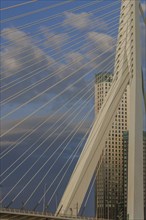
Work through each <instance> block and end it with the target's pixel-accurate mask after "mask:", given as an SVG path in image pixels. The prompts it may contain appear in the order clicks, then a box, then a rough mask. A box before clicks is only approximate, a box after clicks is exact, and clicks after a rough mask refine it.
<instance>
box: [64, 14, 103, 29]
mask: <svg viewBox="0 0 146 220" xmlns="http://www.w3.org/2000/svg"><path fill="white" fill-rule="evenodd" d="M64 14H65V19H64V22H63V24H64V25H66V26H71V27H73V28H76V29H78V30H91V29H92V30H93V29H95V28H96V29H98V30H106V29H107V24H106V22H105V21H104V20H103V19H101V18H98V17H96V18H94V15H93V14H89V13H87V12H82V13H72V12H65V13H64Z"/></svg>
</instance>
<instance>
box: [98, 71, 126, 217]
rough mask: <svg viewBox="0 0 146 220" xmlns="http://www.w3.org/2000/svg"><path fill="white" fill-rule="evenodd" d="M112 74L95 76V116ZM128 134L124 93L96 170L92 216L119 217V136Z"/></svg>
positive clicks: (121, 152) (121, 155)
mask: <svg viewBox="0 0 146 220" xmlns="http://www.w3.org/2000/svg"><path fill="white" fill-rule="evenodd" d="M111 81H112V74H108V73H99V74H97V75H96V79H95V115H97V114H98V112H99V111H100V109H101V107H102V104H103V102H104V100H105V98H106V95H107V93H108V91H109V89H110V86H111ZM127 130H128V91H125V93H124V95H123V97H122V100H121V102H120V104H119V107H118V110H117V114H116V116H115V119H114V122H113V124H112V128H111V130H110V132H109V135H108V138H107V139H106V142H105V148H104V151H103V153H102V156H101V162H100V163H99V165H98V167H97V180H96V204H97V205H96V206H97V209H96V215H97V217H100V218H107V219H116V218H117V219H118V216H123V212H124V210H123V201H124V190H123V187H124V185H123V184H124V178H123V176H124V169H123V165H124V150H123V132H124V131H127Z"/></svg>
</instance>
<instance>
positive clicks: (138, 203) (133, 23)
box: [56, 0, 144, 220]
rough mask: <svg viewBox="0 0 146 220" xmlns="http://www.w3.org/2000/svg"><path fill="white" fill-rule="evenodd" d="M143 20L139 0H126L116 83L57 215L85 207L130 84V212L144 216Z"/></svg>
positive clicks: (138, 216)
mask: <svg viewBox="0 0 146 220" xmlns="http://www.w3.org/2000/svg"><path fill="white" fill-rule="evenodd" d="M139 23H140V20H139V1H138V0H129V1H125V0H123V1H122V5H121V15H120V24H119V35H118V42H117V48H116V58H115V68H114V78H113V83H112V86H111V88H110V90H109V93H108V95H107V98H106V100H105V102H104V104H103V106H102V108H101V110H100V112H99V114H98V115H97V117H96V120H95V122H94V125H93V128H92V130H91V132H90V134H89V137H88V139H87V142H86V144H85V146H84V149H83V152H82V153H81V156H80V158H79V160H78V163H77V165H76V167H75V170H74V172H73V174H72V176H71V179H70V181H69V184H68V186H67V188H66V190H65V193H64V195H63V197H62V199H61V201H60V204H59V206H58V209H57V211H56V215H58V214H59V215H60V214H71V213H72V214H74V215H77V214H78V213H77V212H78V211H79V210H80V208H81V205H82V202H83V200H84V197H85V195H86V192H87V190H88V187H89V185H90V182H91V179H92V177H93V175H94V173H95V170H96V167H97V164H98V161H99V159H100V156H101V154H102V151H103V149H104V146H105V140H106V137H107V135H108V133H109V131H110V129H111V125H112V122H113V120H114V116H115V115H116V111H117V108H118V105H119V103H120V101H121V98H122V96H123V94H124V92H125V90H126V88H127V86H128V85H129V88H130V125H129V158H128V167H129V168H128V169H129V170H128V215H129V219H130V220H134V219H139V220H143V219H144V201H143V144H142V132H143V120H142V77H141V58H140V29H139ZM76 207H77V208H76Z"/></svg>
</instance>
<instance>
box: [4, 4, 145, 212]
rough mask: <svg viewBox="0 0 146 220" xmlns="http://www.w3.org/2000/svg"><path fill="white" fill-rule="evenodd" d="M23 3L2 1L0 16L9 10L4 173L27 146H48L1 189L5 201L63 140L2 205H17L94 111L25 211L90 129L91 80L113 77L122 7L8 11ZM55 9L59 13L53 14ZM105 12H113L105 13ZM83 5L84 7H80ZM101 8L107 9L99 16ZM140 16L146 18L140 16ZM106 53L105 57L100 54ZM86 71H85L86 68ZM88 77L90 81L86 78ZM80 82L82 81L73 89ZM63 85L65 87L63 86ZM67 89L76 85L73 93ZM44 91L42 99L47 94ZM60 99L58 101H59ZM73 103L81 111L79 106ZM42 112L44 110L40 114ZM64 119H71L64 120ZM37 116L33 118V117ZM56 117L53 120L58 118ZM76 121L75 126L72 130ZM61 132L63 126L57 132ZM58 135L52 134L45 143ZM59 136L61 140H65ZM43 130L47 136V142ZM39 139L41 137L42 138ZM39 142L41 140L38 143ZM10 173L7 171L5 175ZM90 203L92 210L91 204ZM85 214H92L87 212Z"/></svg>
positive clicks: (37, 6) (44, 7)
mask: <svg viewBox="0 0 146 220" xmlns="http://www.w3.org/2000/svg"><path fill="white" fill-rule="evenodd" d="M28 2H29V1H28ZM23 3H26V1H13V0H11V1H10V0H9V1H8V0H1V8H8V9H5V10H3V11H2V15H1V19H2V24H1V31H2V37H1V44H2V49H1V54H2V74H1V78H2V83H1V87H2V91H3V93H2V95H1V98H2V103H3V105H2V110H1V115H2V117H4V118H3V120H2V133H3V134H4V133H6V135H4V137H2V140H1V143H2V148H1V150H2V152H7V150H9V149H10V148H11V147H12V148H14V149H13V150H12V151H10V153H8V155H7V156H6V157H5V158H3V159H2V163H1V164H2V171H4V170H5V169H6V168H7V167H8V166H9V165H11V164H13V163H14V162H15V161H16V160H17V158H19V157H20V156H21V155H22V154H23V153H24V152H25V151H26V150H27V149H28V148H29V147H30V146H32V149H31V150H34V151H35V149H36V148H37V146H39V145H40V143H41V142H42V141H43V140H44V139H45V138H46V141H45V142H44V143H43V144H42V146H41V148H38V150H36V151H35V153H34V154H33V155H32V156H31V157H30V158H29V159H28V160H26V162H25V163H24V164H23V165H22V166H20V167H19V168H18V169H17V172H15V173H14V175H12V177H11V183H10V182H9V180H10V178H8V179H7V180H6V181H5V182H4V185H3V186H2V188H3V195H2V196H4V195H5V194H6V193H7V192H8V191H9V190H10V189H11V188H12V187H13V185H15V184H16V182H17V181H18V180H19V179H20V178H21V174H22V173H25V172H26V171H27V169H28V168H29V167H31V165H32V164H33V163H34V162H35V161H36V158H38V156H39V155H41V154H42V153H43V151H44V150H45V149H46V147H48V146H50V145H51V144H52V143H53V141H54V139H55V137H56V136H57V135H58V134H61V135H60V136H59V137H58V139H57V140H56V142H54V143H53V144H52V148H50V149H49V150H48V151H47V153H46V154H45V155H44V156H43V157H42V158H41V159H40V161H39V162H38V163H37V164H36V166H35V167H34V169H32V170H31V171H30V173H29V174H28V175H27V177H26V179H25V180H24V182H21V183H20V184H19V185H18V187H16V188H15V190H13V191H12V193H11V194H10V195H9V196H8V197H7V198H6V199H5V201H4V205H7V204H8V203H9V202H10V201H11V200H12V199H13V198H14V197H15V195H16V194H17V193H18V192H19V190H20V189H21V187H23V186H25V184H26V183H27V181H28V180H29V179H30V176H32V174H33V173H35V172H36V171H37V170H38V169H39V167H40V166H41V165H43V163H44V161H46V160H47V158H48V157H49V156H50V155H52V152H53V151H54V149H57V147H58V146H60V144H61V143H62V142H63V141H64V139H65V137H67V135H69V134H70V132H71V131H73V130H74V129H75V128H76V126H79V124H80V122H81V120H83V116H86V115H87V113H88V112H89V111H90V110H92V111H91V114H89V115H87V117H86V120H85V121H84V123H83V124H82V125H81V127H80V128H79V130H78V132H77V133H76V134H75V136H74V138H73V139H72V140H71V142H70V144H69V145H68V147H67V149H66V151H65V152H64V153H63V155H62V157H61V158H60V160H59V163H58V164H59V165H56V167H54V168H53V170H52V171H51V172H50V174H49V175H48V176H47V177H46V178H45V179H44V181H43V183H42V185H41V186H40V187H39V189H38V191H37V193H36V194H34V196H33V197H32V199H31V200H30V201H29V203H28V204H27V206H26V207H27V208H32V207H33V206H34V201H35V200H37V199H38V198H40V197H41V194H42V193H43V187H44V185H45V183H46V182H47V184H48V185H49V183H51V181H52V179H53V178H54V176H53V175H56V173H57V172H58V170H59V169H58V167H61V166H62V165H63V163H64V161H66V160H67V159H68V157H69V155H70V153H71V152H73V150H74V148H75V146H77V145H78V143H79V142H80V140H81V139H82V138H83V137H84V135H85V134H86V132H87V131H88V129H89V127H90V125H91V124H92V122H93V119H94V108H93V104H94V95H93V94H92V93H94V77H95V74H96V73H98V72H102V71H107V72H112V71H113V60H114V51H115V43H116V39H115V38H116V36H117V31H118V19H119V10H120V2H119V1H115V0H112V1H111V0H110V1H109V0H104V1H103V2H99V1H96V2H94V1H93V2H91V1H88V0H86V1H85V0H79V1H74V2H68V1H56V0H55V1H50V0H48V1H47V0H46V1H42V0H38V1H34V2H32V3H28V4H24V5H21V6H19V7H16V8H11V6H14V5H17V4H23ZM57 4H60V5H58V6H55V5H57ZM61 4H62V5H61ZM110 4H113V5H111V6H109V7H107V6H108V5H110ZM86 5H87V7H85V6H86ZM142 5H143V8H144V2H142ZM54 6H55V7H54ZM9 7H10V8H9ZM79 7H80V8H81V9H79ZM106 7H107V8H106ZM102 8H105V9H103V10H101V9H102ZM41 9H42V10H41ZM35 10H38V12H37V13H34V14H29V13H31V12H33V11H35ZM144 11H146V9H145V8H144ZM35 22H36V23H35ZM141 26H142V32H144V29H143V24H142V23H141ZM144 37H145V36H144V33H142V48H143V51H142V54H143V56H142V61H143V70H144V74H145V73H146V66H145V55H146V54H145V51H144V48H145V47H144V46H143V44H144ZM105 51H107V52H106V53H104V52H105ZM104 60H106V61H104ZM87 63H89V65H86V64H87ZM74 72H75V74H73V75H72V77H69V78H67V77H68V74H71V73H74ZM88 72H89V73H90V74H87V75H85V73H88ZM83 75H85V77H83V78H82V80H80V81H79V82H77V83H76V84H74V83H75V82H76V81H77V79H78V78H80V77H82V76H83ZM64 78H67V79H66V80H65V81H64V80H63V79H64ZM145 79H146V77H145ZM58 81H59V82H60V83H59V84H58ZM54 84H56V86H55V87H53V85H54ZM71 84H74V85H73V86H72V87H70V85H71ZM49 87H50V89H49ZM63 90H64V93H62V91H63ZM44 91H46V92H45V93H44ZM60 93H61V95H59V94H60ZM40 94H42V95H40ZM34 97H35V98H34ZM89 98H90V99H89ZM5 100H6V103H5ZM30 100H32V101H30ZM77 101H78V104H76V102H77ZM21 106H22V107H21ZM41 106H44V107H43V108H41ZM78 106H79V108H78V109H77V107H78ZM92 108H93V109H92ZM16 109H18V110H16ZM39 109H40V110H39ZM76 109H77V110H76ZM38 110H39V111H38ZM67 111H69V112H68V113H66V112H67ZM34 112H35V114H33V113H34ZM55 112H57V113H56V114H55ZM72 112H73V114H72ZM65 113H66V115H65ZM77 113H78V114H77ZM53 114H54V115H53ZM52 115H53V116H52ZM73 117H74V120H73V121H72V123H71V124H70V121H71V120H72V118H73ZM59 120H60V121H59ZM57 121H58V124H57V123H56V122H57ZM41 123H42V126H41V127H40V128H39V129H37V130H36V131H35V132H33V133H32V134H31V132H32V131H33V129H35V128H36V127H37V126H39V125H40V124H41ZM55 123H56V124H55ZM60 124H62V126H60V128H59V129H58V130H57V127H59V125H60ZM145 124H146V123H145ZM48 128H49V130H48ZM64 128H65V129H64ZM145 128H146V125H145ZM55 129H56V132H55V134H52V136H50V138H47V137H48V136H49V134H51V133H53V131H54V130H55ZM63 129H64V132H62V130H63ZM47 130H48V132H47V133H46V134H45V132H46V131H47ZM61 132H62V133H61ZM29 134H31V135H29ZM43 134H44V136H42V135H43ZM25 137H26V138H25ZM38 137H42V138H41V139H40V140H38ZM68 140H69V138H68V139H67V140H66V141H65V142H64V145H63V146H65V145H66V144H67V142H68ZM37 141H38V142H37ZM83 145H84V142H83V143H82V146H83ZM62 149H63V147H62V148H61V149H60V151H58V152H57V155H58V154H59V153H60V152H61V150H62ZM31 150H30V151H29V150H28V152H27V154H26V155H25V156H24V157H22V158H21V159H20V160H19V161H18V163H16V164H15V165H14V166H13V167H12V168H14V167H16V166H17V165H18V164H19V163H21V162H22V161H23V159H24V158H25V157H27V156H28V155H29V154H30V152H31ZM79 152H80V151H79ZM79 152H78V154H77V156H76V157H75V159H74V162H73V165H72V166H71V167H70V170H69V171H68V174H67V175H66V178H65V181H64V182H63V184H62V187H61V189H60V190H59V192H58V194H59V195H58V197H59V198H60V196H61V193H62V192H63V189H64V187H65V184H66V183H67V180H68V179H69V176H70V174H71V171H72V170H73V167H74V165H75V163H76V161H77V158H78V155H79ZM55 158H56V156H54V157H53V158H52V159H50V161H49V163H48V164H47V166H46V167H44V169H43V170H42V172H41V175H40V176H36V178H35V179H34V180H33V181H32V183H31V184H30V185H29V187H28V190H27V191H25V190H24V192H23V193H22V194H21V195H20V196H19V197H18V199H16V200H15V202H14V204H12V207H18V208H19V207H21V205H22V204H21V203H22V201H23V202H24V201H26V199H27V197H28V195H29V194H30V192H31V191H32V188H33V186H34V187H35V186H36V183H37V182H39V181H40V179H41V178H42V177H43V175H45V173H46V170H47V169H48V167H50V166H51V164H52V163H53V161H54V160H55ZM11 171H12V169H10V172H11ZM7 174H8V173H6V175H7ZM6 175H5V176H6ZM60 175H62V174H60ZM56 184H57V183H56ZM54 188H55V185H54ZM52 192H53V189H51V191H49V192H48V194H47V197H48V198H49V197H50V195H51V193H52ZM92 193H93V192H92ZM92 198H93V196H92ZM89 203H90V204H93V201H92V202H89ZM41 208H42V203H41V205H40V207H39V209H40V210H41ZM49 208H50V210H53V211H54V209H55V198H53V200H52V203H51V204H50V207H49ZM86 212H88V213H89V209H88V210H86ZM92 214H93V213H92Z"/></svg>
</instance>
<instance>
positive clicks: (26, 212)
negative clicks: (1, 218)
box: [0, 208, 104, 220]
mask: <svg viewBox="0 0 146 220" xmlns="http://www.w3.org/2000/svg"><path fill="white" fill-rule="evenodd" d="M0 213H7V214H24V215H33V216H42V217H43V216H53V217H55V218H56V219H57V217H56V216H55V215H54V213H51V212H38V211H31V210H25V209H11V208H0ZM58 218H62V219H63V218H65V219H71V220H72V219H77V220H104V219H103V218H93V217H85V216H75V215H61V216H58Z"/></svg>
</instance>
